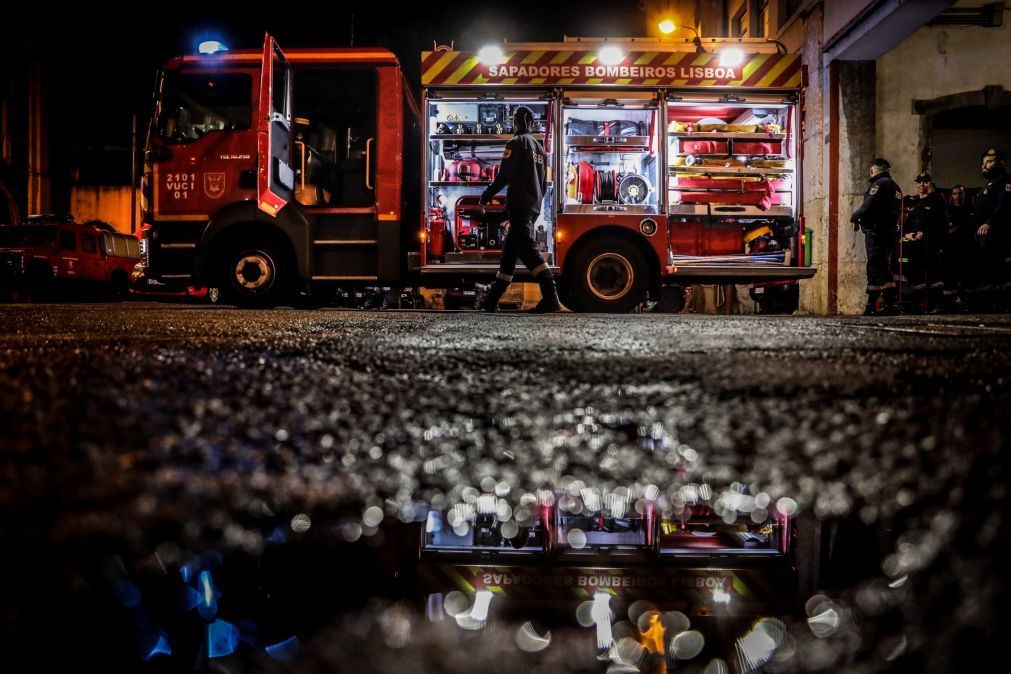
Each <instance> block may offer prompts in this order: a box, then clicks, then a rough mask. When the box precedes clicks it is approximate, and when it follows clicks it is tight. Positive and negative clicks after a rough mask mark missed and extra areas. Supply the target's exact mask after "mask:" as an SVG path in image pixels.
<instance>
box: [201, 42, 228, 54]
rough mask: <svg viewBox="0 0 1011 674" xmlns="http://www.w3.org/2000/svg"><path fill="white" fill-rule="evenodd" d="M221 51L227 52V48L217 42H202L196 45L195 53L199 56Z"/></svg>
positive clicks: (222, 43)
mask: <svg viewBox="0 0 1011 674" xmlns="http://www.w3.org/2000/svg"><path fill="white" fill-rule="evenodd" d="M223 51H228V46H227V45H225V43H224V42H219V41H218V40H204V41H203V42H201V43H200V44H199V45H197V53H200V54H217V53H218V52H223Z"/></svg>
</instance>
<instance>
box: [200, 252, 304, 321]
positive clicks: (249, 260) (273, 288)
mask: <svg viewBox="0 0 1011 674" xmlns="http://www.w3.org/2000/svg"><path fill="white" fill-rule="evenodd" d="M292 257H293V256H292V255H291V252H290V251H289V250H287V249H286V247H284V246H283V245H281V244H279V243H277V242H275V241H273V240H271V239H269V238H266V237H264V238H256V239H252V240H249V241H233V242H232V243H231V244H230V245H229V246H228V247H226V248H225V251H224V255H222V256H220V257H219V265H221V266H220V268H219V279H220V281H221V285H220V288H219V289H220V291H221V295H222V298H223V299H224V300H225V301H226V302H227V303H228V304H234V305H236V306H239V307H269V306H275V305H277V304H280V303H282V302H285V301H288V300H290V299H291V289H292V287H293V280H294V277H295V262H294V260H293V259H292Z"/></svg>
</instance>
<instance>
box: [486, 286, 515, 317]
mask: <svg viewBox="0 0 1011 674" xmlns="http://www.w3.org/2000/svg"><path fill="white" fill-rule="evenodd" d="M508 287H509V281H503V280H502V279H500V278H497V279H495V282H494V283H492V284H491V285H490V286H488V292H487V294H486V295H485V296H484V299H483V300H481V309H482V310H484V311H487V312H488V313H490V314H493V313H495V312H496V311H498V301H499V300H500V299H502V295H504V294H505V291H506V289H507V288H508Z"/></svg>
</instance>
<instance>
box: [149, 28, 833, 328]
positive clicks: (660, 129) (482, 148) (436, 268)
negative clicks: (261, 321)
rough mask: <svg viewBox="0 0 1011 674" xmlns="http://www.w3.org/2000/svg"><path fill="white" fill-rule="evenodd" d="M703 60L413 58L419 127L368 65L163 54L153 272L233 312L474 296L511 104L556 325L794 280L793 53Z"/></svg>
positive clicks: (485, 269) (568, 46)
mask: <svg viewBox="0 0 1011 674" xmlns="http://www.w3.org/2000/svg"><path fill="white" fill-rule="evenodd" d="M718 46H719V47H720V48H721V49H722V51H721V52H720V53H697V52H696V51H695V48H694V47H693V46H691V45H687V49H688V50H687V51H686V50H685V49H686V45H681V44H670V43H664V42H658V41H655V40H645V41H643V40H631V39H630V40H623V41H579V40H576V41H567V42H564V43H556V44H532V45H524V44H511V45H506V46H503V47H502V48H500V49H492V50H489V51H488V52H482V53H481V54H476V53H470V52H458V51H453V50H448V49H444V50H437V51H433V52H426V53H424V54H422V86H423V99H422V104H421V106H420V107H419V106H418V105H417V104H416V102H415V100H414V98H413V96H412V95H411V93H410V91H409V89H408V87H407V85H406V83H405V81H404V78H403V76H402V73H401V70H400V67H399V65H398V63H397V60H396V58H395V56H394V55H393V54H392V53H390V52H388V51H386V50H383V49H299V50H290V51H288V52H282V51H281V49H280V48H279V47H278V46H277V45H276V43H275V42H274V40H273V38H271V37H270V36H269V35H268V36H267V37H266V39H265V41H264V47H263V50H262V52H253V51H239V52H225V53H222V54H217V55H210V56H183V57H178V58H175V59H173V60H171V61H170V62H169V63H168V64H167V66H166V67H165V69H164V72H163V75H162V77H161V79H160V83H159V87H158V92H157V96H156V110H155V115H154V116H153V122H152V128H151V132H150V134H149V140H148V144H147V150H146V161H145V175H144V180H143V193H144V197H145V198H144V209H143V210H144V219H145V222H146V223H148V224H149V225H150V227H149V228H148V229H147V234H146V236H147V241H148V245H147V252H148V255H149V263H150V264H149V269H150V272H151V275H152V277H153V278H155V279H157V280H159V281H161V282H177V283H180V284H186V285H192V284H199V285H207V286H212V287H219V288H221V289H222V292H223V293H224V294H225V295H226V297H227V298H229V299H230V300H231V301H233V302H236V303H240V304H269V303H276V302H280V301H283V300H285V299H286V298H288V297H290V296H291V295H293V294H294V293H296V292H312V293H315V292H320V293H325V292H326V289H327V288H328V287H329V288H334V287H340V286H345V287H346V286H353V285H364V286H384V285H386V286H389V285H401V286H404V285H416V286H426V287H450V288H451V287H460V286H462V285H466V284H473V283H475V282H481V281H484V280H487V279H489V278H490V277H491V276H493V275H494V272H495V270H496V269H497V265H498V257H499V255H500V248H501V240H502V237H503V236H504V234H505V222H504V221H505V215H504V211H503V203H504V200H502V199H500V200H496V201H495V202H493V203H492V204H490V205H489V206H487V207H481V206H480V205H479V204H478V203H477V196H478V195H479V194H480V192H481V190H483V189H484V187H486V186H487V185H488V184H489V183H490V181H491V180H492V179H493V177H494V175H495V172H496V171H497V170H498V163H499V161H500V158H501V154H502V150H503V147H504V145H505V143H506V141H507V140H508V139H509V138H510V137H511V132H512V129H511V113H512V111H513V109H514V108H515V107H516V106H519V105H525V106H527V107H529V108H531V109H532V110H533V112H534V114H535V117H536V123H537V129H536V131H537V133H538V137H539V138H540V139H541V140H542V141H543V142H544V145H545V149H546V151H547V153H548V154H549V155H550V167H549V185H548V189H547V193H546V195H545V203H544V205H543V208H542V215H541V217H540V219H539V221H538V223H537V232H538V241H539V245H540V247H541V248H542V252H543V253H544V255H545V257H546V258H547V259H548V260H549V262H550V264H551V265H552V266H553V268H554V270H555V271H556V273H557V274H558V275H559V276H560V279H561V288H562V291H563V294H564V298H563V299H564V300H565V301H566V304H567V305H568V306H570V307H571V308H574V309H576V310H582V311H606V312H624V311H630V310H632V309H633V308H635V307H636V306H638V305H640V304H642V303H643V302H645V301H646V300H647V299H648V298H650V297H653V298H657V297H659V296H660V294H661V292H662V290H663V288H664V287H665V286H668V285H685V284H688V283H699V282H706V283H748V284H752V283H762V282H782V281H794V280H797V279H803V278H808V277H810V276H812V275H813V274H814V269H813V268H811V267H809V266H805V264H804V250H803V236H802V227H801V226H800V223H801V218H800V217H799V212H798V209H799V199H798V196H799V180H798V179H799V176H798V172H799V170H800V161H799V157H798V144H797V139H798V131H799V120H798V94H799V87H800V81H801V68H800V59H799V56H797V55H790V54H780V53H778V52H777V51H776V49H775V47H774V46H772V45H771V44H767V43H765V42H763V41H747V40H745V41H734V42H726V43H720V44H719V45H718ZM523 278H524V277H523V275H522V272H521V273H520V275H519V280H523Z"/></svg>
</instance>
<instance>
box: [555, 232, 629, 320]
mask: <svg viewBox="0 0 1011 674" xmlns="http://www.w3.org/2000/svg"><path fill="white" fill-rule="evenodd" d="M574 257H575V259H573V260H572V261H571V263H570V264H569V265H567V268H566V269H565V270H564V272H563V275H564V277H565V279H566V284H567V286H568V294H569V296H570V297H571V302H572V304H573V305H574V306H573V307H572V308H574V309H576V310H577V311H594V312H602V313H611V314H623V313H628V312H629V311H632V310H633V309H635V307H636V306H638V305H639V304H641V303H642V302H644V301H645V300H646V291H647V288H648V287H649V284H648V279H647V278H646V270H647V269H648V268H649V265H648V264H647V263H646V258H645V256H644V255H643V254H642V251H640V250H639V249H638V248H637V247H636V246H635V245H634V244H632V243H630V242H629V241H626V240H624V239H621V238H617V237H607V238H603V239H597V240H596V241H591V242H589V243H588V244H586V245H585V246H583V247H582V248H580V249H579V250H578V251H577V252H576V255H575V256H574Z"/></svg>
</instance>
